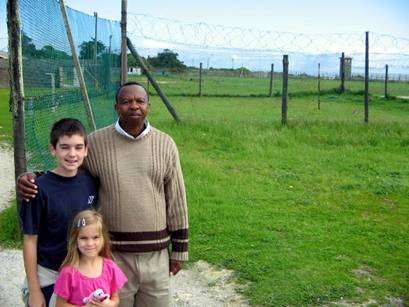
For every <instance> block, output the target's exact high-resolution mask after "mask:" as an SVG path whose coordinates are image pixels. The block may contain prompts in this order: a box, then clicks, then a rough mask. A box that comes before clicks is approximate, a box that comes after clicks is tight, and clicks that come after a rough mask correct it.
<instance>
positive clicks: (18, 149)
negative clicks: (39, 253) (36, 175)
mask: <svg viewBox="0 0 409 307" xmlns="http://www.w3.org/2000/svg"><path fill="white" fill-rule="evenodd" d="M19 11H20V9H19V1H18V0H8V1H7V28H8V40H9V41H8V43H9V73H10V101H9V103H10V111H11V112H12V117H13V136H14V137H13V142H14V144H13V145H14V178H15V182H17V177H18V176H19V175H20V174H22V173H24V172H25V171H26V170H27V164H26V161H27V160H26V147H25V127H24V82H23V60H22V59H23V56H22V50H21V25H20V16H19ZM17 191H18V189H17V186H16V199H17V210H18V212H20V207H21V201H22V199H21V198H20V194H19V193H17ZM17 220H18V224H19V226H20V219H17ZM18 229H20V227H19V228H18Z"/></svg>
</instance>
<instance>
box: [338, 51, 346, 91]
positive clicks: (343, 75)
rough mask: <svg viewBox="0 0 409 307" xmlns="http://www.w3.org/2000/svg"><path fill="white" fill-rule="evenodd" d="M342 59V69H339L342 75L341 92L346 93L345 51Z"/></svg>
mask: <svg viewBox="0 0 409 307" xmlns="http://www.w3.org/2000/svg"><path fill="white" fill-rule="evenodd" d="M340 60H341V63H340V69H339V73H340V77H341V88H340V92H341V93H344V92H345V54H344V52H342V54H341V59H340Z"/></svg>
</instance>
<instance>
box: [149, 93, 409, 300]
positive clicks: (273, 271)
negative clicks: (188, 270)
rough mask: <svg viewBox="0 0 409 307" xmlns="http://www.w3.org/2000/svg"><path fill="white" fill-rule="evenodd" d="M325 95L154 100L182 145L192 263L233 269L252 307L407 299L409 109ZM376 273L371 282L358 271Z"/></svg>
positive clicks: (162, 123) (157, 120) (155, 118)
mask: <svg viewBox="0 0 409 307" xmlns="http://www.w3.org/2000/svg"><path fill="white" fill-rule="evenodd" d="M362 100H363V99H362V97H359V96H355V95H352V96H350V95H344V96H326V97H325V98H324V99H323V100H322V108H321V110H320V111H318V110H317V109H316V105H315V101H314V100H313V99H312V98H311V99H309V98H294V99H290V102H289V125H288V127H284V128H283V127H281V125H280V102H279V99H273V100H271V99H267V98H265V99H255V98H253V99H249V98H219V99H216V98H213V99H199V98H185V97H182V98H176V97H174V98H172V102H173V103H174V104H175V107H176V109H177V110H178V111H179V113H180V114H181V115H182V117H183V118H184V121H183V123H182V124H181V125H176V124H174V123H172V122H171V121H170V120H169V115H168V114H167V113H166V112H165V111H164V109H163V107H162V105H161V104H160V102H159V101H158V100H157V99H154V103H153V110H152V114H151V120H152V123H154V125H155V126H157V127H158V128H160V129H162V130H165V131H167V132H168V133H170V134H171V135H172V136H173V137H174V138H175V140H176V142H177V144H178V145H179V149H180V152H181V157H182V164H183V169H184V173H185V177H186V185H187V191H188V200H189V212H190V225H191V226H190V227H191V258H192V261H196V260H199V259H204V260H206V261H209V262H210V263H213V264H215V265H218V266H221V267H227V268H229V269H233V270H234V271H235V272H236V273H237V276H238V278H239V280H240V281H241V282H243V283H248V288H247V289H246V290H244V293H245V295H247V296H248V297H249V298H250V299H251V302H252V303H253V304H260V305H271V306H283V305H293V306H300V305H317V304H323V303H328V302H332V301H339V300H341V297H342V298H344V299H348V300H351V301H353V302H363V301H366V300H367V299H369V298H372V299H375V300H377V301H378V302H380V303H386V302H387V299H386V297H387V296H393V297H401V298H404V299H405V300H407V299H408V292H407V289H409V279H408V277H409V275H408V272H409V264H408V262H407V259H408V257H409V240H408V239H407V238H408V236H407V233H408V230H409V226H408V225H409V223H408V222H409V200H408V196H409V166H408V165H409V163H408V162H409V158H408V157H409V155H408V153H409V147H408V146H409V132H408V128H409V118H408V114H409V104H408V103H407V102H405V101H397V100H382V99H372V100H371V111H370V124H369V125H365V124H363V114H362V112H363V107H362ZM360 268H367V269H368V270H370V272H371V273H370V276H369V277H367V276H358V275H356V274H355V273H354V270H357V269H360Z"/></svg>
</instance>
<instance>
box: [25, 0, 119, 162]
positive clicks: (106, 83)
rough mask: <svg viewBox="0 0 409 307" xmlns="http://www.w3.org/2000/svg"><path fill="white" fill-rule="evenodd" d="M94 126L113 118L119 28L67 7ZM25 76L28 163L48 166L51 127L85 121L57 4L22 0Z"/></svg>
mask: <svg viewBox="0 0 409 307" xmlns="http://www.w3.org/2000/svg"><path fill="white" fill-rule="evenodd" d="M67 15H68V19H69V22H70V25H71V30H72V35H73V38H74V42H75V45H76V48H77V53H78V55H79V58H80V62H81V68H82V71H83V75H84V79H85V83H86V87H87V90H88V95H89V97H90V101H91V105H92V108H93V111H94V116H95V121H96V125H97V127H103V126H106V125H107V124H109V123H112V121H113V119H114V118H115V113H114V109H113V94H114V91H115V90H116V88H117V87H118V85H119V70H120V56H119V53H120V24H119V22H116V21H111V20H106V19H101V18H96V17H95V16H90V15H87V14H84V13H81V12H78V11H76V10H73V9H70V8H67ZM20 17H21V24H22V27H21V28H22V52H23V78H24V87H25V99H26V104H25V108H26V110H25V111H26V116H25V125H26V146H27V156H28V159H27V162H28V167H29V168H31V169H47V168H50V167H52V165H53V160H52V159H51V157H50V155H49V151H48V144H49V132H50V129H51V126H52V124H53V123H54V122H55V121H56V120H58V119H60V118H62V117H75V118H78V119H80V120H82V122H83V123H84V124H85V125H86V128H87V129H88V131H89V127H88V125H87V117H86V111H85V107H84V105H83V102H82V101H83V99H82V95H81V91H80V87H79V82H78V75H77V72H76V70H75V67H74V63H73V59H72V53H71V49H70V45H69V42H68V38H67V34H66V30H65V27H64V22H63V18H62V14H61V10H60V5H59V3H58V2H57V1H55V0H43V1H32V0H21V1H20Z"/></svg>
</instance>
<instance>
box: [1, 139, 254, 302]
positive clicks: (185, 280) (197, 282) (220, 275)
mask: <svg viewBox="0 0 409 307" xmlns="http://www.w3.org/2000/svg"><path fill="white" fill-rule="evenodd" d="M0 170H1V172H0V211H1V210H3V209H5V208H6V206H7V205H8V203H9V200H10V198H12V197H13V195H14V163H13V154H12V152H11V151H10V150H9V149H7V147H6V146H5V145H3V144H0ZM0 264H1V265H0V306H1V307H3V306H4V307H6V306H10V307H20V306H21V307H23V303H22V301H21V297H20V291H19V289H20V285H21V283H22V281H23V279H24V275H25V274H24V265H23V255H22V252H21V250H7V249H1V248H0ZM237 288H238V286H237V285H236V284H235V282H234V278H233V274H232V272H231V271H228V270H216V269H215V268H213V267H211V266H210V265H209V264H207V263H206V262H204V261H198V262H196V263H194V264H192V265H191V266H190V267H189V269H185V270H182V271H180V272H179V273H178V274H177V275H176V276H174V277H172V278H171V290H170V292H171V296H172V300H171V306H186V307H187V306H189V307H190V306H192V307H202V306H206V307H216V306H217V307H218V306H248V303H247V301H246V300H245V299H244V298H243V297H241V296H240V295H239V294H238V293H237V292H236V291H235V290H236V289H237Z"/></svg>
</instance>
